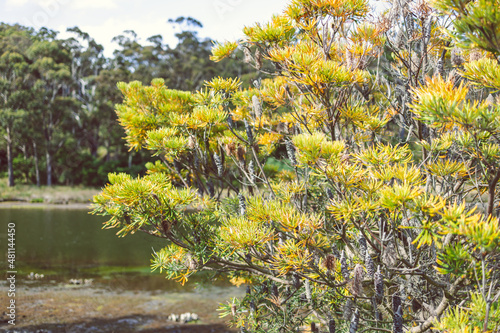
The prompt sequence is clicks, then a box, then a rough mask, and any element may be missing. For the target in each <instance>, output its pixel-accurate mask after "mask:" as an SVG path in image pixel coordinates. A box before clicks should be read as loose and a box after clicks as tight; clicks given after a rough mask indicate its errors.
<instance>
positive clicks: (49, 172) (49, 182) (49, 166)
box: [45, 145, 52, 186]
mask: <svg viewBox="0 0 500 333" xmlns="http://www.w3.org/2000/svg"><path fill="white" fill-rule="evenodd" d="M45 159H46V160H47V186H52V155H51V154H50V145H49V146H48V147H47V151H46V152H45Z"/></svg>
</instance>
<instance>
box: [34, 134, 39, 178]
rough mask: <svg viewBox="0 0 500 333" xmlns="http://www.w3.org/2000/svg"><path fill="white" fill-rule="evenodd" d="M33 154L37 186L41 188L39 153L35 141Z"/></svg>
mask: <svg viewBox="0 0 500 333" xmlns="http://www.w3.org/2000/svg"><path fill="white" fill-rule="evenodd" d="M33 154H34V155H35V176H36V186H38V187H40V169H38V151H37V150H36V142H35V141H33Z"/></svg>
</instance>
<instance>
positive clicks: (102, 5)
mask: <svg viewBox="0 0 500 333" xmlns="http://www.w3.org/2000/svg"><path fill="white" fill-rule="evenodd" d="M71 4H72V6H73V7H74V8H76V9H112V8H116V7H117V4H116V0H75V1H72V2H71Z"/></svg>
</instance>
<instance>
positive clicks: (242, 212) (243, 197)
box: [238, 192, 247, 216]
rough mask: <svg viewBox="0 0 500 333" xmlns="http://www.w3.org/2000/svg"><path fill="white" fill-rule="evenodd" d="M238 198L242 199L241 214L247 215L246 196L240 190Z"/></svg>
mask: <svg viewBox="0 0 500 333" xmlns="http://www.w3.org/2000/svg"><path fill="white" fill-rule="evenodd" d="M238 200H239V201H240V215H242V216H243V215H245V214H246V212H247V205H246V199H245V196H244V195H243V194H242V193H241V192H240V193H238Z"/></svg>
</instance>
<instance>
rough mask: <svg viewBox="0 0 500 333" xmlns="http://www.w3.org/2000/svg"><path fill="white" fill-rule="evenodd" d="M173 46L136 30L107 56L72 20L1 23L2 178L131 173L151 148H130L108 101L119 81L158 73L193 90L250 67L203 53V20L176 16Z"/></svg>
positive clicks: (74, 180) (70, 179)
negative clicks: (63, 25) (61, 34)
mask: <svg viewBox="0 0 500 333" xmlns="http://www.w3.org/2000/svg"><path fill="white" fill-rule="evenodd" d="M169 23H170V24H172V25H174V26H175V30H176V31H178V32H177V33H176V34H175V36H176V38H177V41H178V43H177V45H176V46H175V47H171V46H169V45H167V44H166V43H164V41H163V39H162V36H161V35H155V36H151V37H149V38H148V39H147V40H146V42H141V41H140V40H139V38H138V36H137V34H136V33H135V32H134V31H132V30H127V31H124V32H123V34H122V35H119V36H116V37H115V38H114V39H113V41H115V42H117V43H118V45H119V47H118V49H117V50H115V51H114V53H113V56H112V57H110V58H108V57H106V56H105V55H104V53H103V51H104V48H103V46H102V45H100V44H98V43H97V42H96V41H95V40H94V38H92V37H91V36H90V35H89V34H88V33H85V32H83V31H81V30H80V29H79V28H78V27H74V28H69V29H68V31H69V32H71V33H73V37H71V38H68V39H60V38H58V33H57V32H56V31H52V30H48V29H46V28H42V29H40V30H38V31H37V30H34V29H32V28H29V27H24V26H21V25H9V24H5V23H0V124H1V128H0V177H8V183H9V186H13V185H14V183H15V182H20V183H31V184H37V185H42V184H46V185H49V186H50V185H52V184H67V185H74V184H83V185H91V186H99V185H102V184H104V182H105V181H106V180H107V174H108V172H111V171H116V170H123V171H127V172H131V173H133V174H137V173H140V172H141V171H142V170H143V169H144V164H145V161H147V160H148V159H149V157H148V156H147V155H146V154H144V153H141V152H130V153H129V152H128V151H127V148H126V147H125V145H124V144H123V140H122V138H123V137H124V135H125V134H124V131H123V129H122V128H121V127H120V125H119V123H118V122H117V118H116V115H115V112H114V105H115V104H116V103H118V102H120V101H121V98H122V95H121V93H120V92H119V90H118V89H117V88H116V83H117V82H120V81H125V82H129V81H141V82H143V83H149V82H151V80H152V79H153V78H157V77H160V78H163V79H164V80H165V82H166V84H167V85H168V86H169V88H172V89H182V90H189V91H193V90H197V89H200V88H201V87H202V85H203V82H204V81H206V80H209V79H210V78H212V77H213V76H215V75H216V74H217V75H219V76H223V77H231V76H240V77H241V76H243V77H244V78H245V75H246V76H247V79H246V82H249V81H250V79H251V77H252V75H255V74H247V73H249V71H250V68H248V67H246V66H245V65H244V64H243V63H242V62H238V61H237V60H234V59H229V60H228V61H226V62H224V63H215V62H212V61H211V60H210V59H209V56H210V54H211V51H210V50H211V48H212V45H213V43H212V40H210V39H208V38H205V39H202V38H200V37H198V35H197V30H199V29H201V28H202V24H201V23H200V22H198V21H197V20H195V19H193V18H185V17H179V18H177V19H175V20H173V19H170V20H169Z"/></svg>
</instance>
